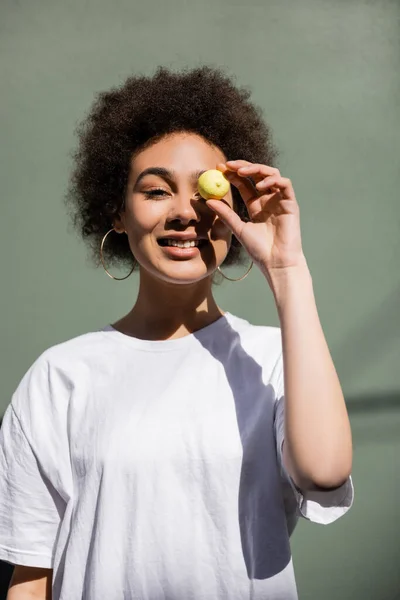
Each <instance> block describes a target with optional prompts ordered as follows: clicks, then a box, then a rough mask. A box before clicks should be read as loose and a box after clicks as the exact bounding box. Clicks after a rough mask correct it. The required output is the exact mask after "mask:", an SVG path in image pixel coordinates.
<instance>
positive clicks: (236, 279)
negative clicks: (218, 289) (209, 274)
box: [217, 261, 254, 281]
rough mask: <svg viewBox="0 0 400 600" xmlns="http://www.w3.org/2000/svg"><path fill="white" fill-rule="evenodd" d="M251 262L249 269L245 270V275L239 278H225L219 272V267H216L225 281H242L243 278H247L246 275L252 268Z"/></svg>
mask: <svg viewBox="0 0 400 600" xmlns="http://www.w3.org/2000/svg"><path fill="white" fill-rule="evenodd" d="M253 264H254V263H253V261H251V263H250V266H249V268H248V269H247V271H246V273H245V274H244V275H242V276H241V277H236V278H234V277H227V276H226V275H224V273H223V272H222V271H221V269H220V268H219V267H217V269H218V271H219V272H220V273H221V275H222V277H225V279H228V281H242V279H244V278H245V277H247V275H248V274H249V273H250V271H251V269H252V267H253Z"/></svg>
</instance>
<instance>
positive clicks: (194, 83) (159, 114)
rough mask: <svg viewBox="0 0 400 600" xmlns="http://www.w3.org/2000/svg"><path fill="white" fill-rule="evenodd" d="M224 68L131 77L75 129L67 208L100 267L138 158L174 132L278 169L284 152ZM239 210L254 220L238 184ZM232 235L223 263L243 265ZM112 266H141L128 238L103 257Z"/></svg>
mask: <svg viewBox="0 0 400 600" xmlns="http://www.w3.org/2000/svg"><path fill="white" fill-rule="evenodd" d="M249 98H250V91H249V90H248V89H247V88H238V87H236V86H235V85H234V83H233V81H232V79H231V78H229V77H228V76H227V75H226V74H225V73H224V72H223V71H222V70H221V69H220V68H213V67H210V66H202V67H198V68H195V69H192V70H189V69H184V70H182V71H180V72H172V71H171V70H169V69H167V68H166V67H158V69H157V71H156V72H155V74H154V75H153V76H149V77H146V76H144V75H139V76H132V77H128V79H127V80H126V81H125V83H123V84H122V85H121V86H120V87H114V88H111V89H110V90H109V91H105V92H100V93H99V94H98V96H97V98H96V100H95V102H94V103H93V106H92V108H91V110H90V112H89V114H88V115H87V116H86V118H85V119H84V120H83V121H82V122H81V123H80V124H79V125H78V126H77V129H76V133H77V135H78V140H79V144H78V148H77V150H76V151H75V152H73V154H72V156H73V160H74V169H73V171H72V174H71V177H70V182H69V187H68V191H67V194H66V196H65V204H66V207H67V209H68V212H69V214H70V216H71V218H72V221H73V225H74V227H75V228H76V229H77V230H78V231H79V232H80V234H81V236H82V237H83V239H84V240H85V241H86V242H88V243H89V246H90V248H91V251H92V258H93V260H94V262H95V263H96V265H97V266H98V265H99V264H100V252H99V249H100V244H101V240H102V238H103V236H104V235H105V233H107V231H108V230H109V229H110V228H111V227H112V226H113V223H114V219H115V218H116V217H117V216H118V214H119V213H120V211H121V210H122V208H123V202H124V197H125V190H126V185H127V180H128V175H129V169H130V163H131V159H132V156H133V155H135V154H136V153H138V152H139V151H140V150H142V149H144V148H145V147H147V146H149V145H151V144H152V143H153V142H155V141H158V140H159V139H161V138H162V137H163V136H165V135H168V134H171V133H174V132H192V133H196V134H198V135H200V136H202V137H203V138H204V139H205V140H207V141H209V142H211V143H212V144H213V145H215V146H217V147H218V148H220V149H221V150H222V152H223V153H224V154H225V155H226V157H227V159H228V160H234V159H239V158H240V159H244V160H248V161H250V162H256V163H264V164H268V165H271V166H275V161H276V158H277V156H278V151H277V149H276V148H275V146H274V144H273V142H272V139H271V131H270V128H269V126H268V125H267V124H266V123H265V122H264V120H263V117H262V113H261V109H260V108H258V107H257V106H255V105H254V104H252V103H251V102H250V101H249ZM232 194H233V200H234V205H235V210H236V212H237V213H238V214H239V215H240V216H241V217H242V218H243V219H244V220H246V219H248V216H247V210H246V207H245V205H244V203H243V200H242V199H241V197H240V194H239V192H238V191H237V189H236V188H235V187H234V186H232ZM240 250H241V245H240V243H239V241H238V240H237V239H236V238H235V237H234V236H233V237H232V244H231V247H230V250H229V252H228V255H227V257H226V259H225V261H224V265H232V264H235V263H240V262H241V252H240ZM103 255H104V258H105V260H106V263H107V265H108V264H111V265H112V264H114V265H117V266H121V265H127V264H128V265H129V266H132V265H133V264H135V259H134V257H133V256H132V252H131V250H130V247H129V243H128V238H127V236H125V235H111V236H109V237H108V238H107V243H106V244H105V248H104V251H103Z"/></svg>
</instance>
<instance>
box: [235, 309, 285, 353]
mask: <svg viewBox="0 0 400 600" xmlns="http://www.w3.org/2000/svg"><path fill="white" fill-rule="evenodd" d="M225 314H226V318H227V320H228V322H229V324H230V326H231V327H232V329H234V330H235V331H236V332H237V334H238V335H239V337H240V340H241V342H242V344H248V345H249V344H250V345H252V346H254V347H259V348H263V349H265V350H269V351H270V352H278V353H280V352H281V350H282V338H281V329H280V327H274V326H272V325H253V324H252V323H250V322H249V321H247V320H246V319H244V318H242V317H238V316H236V315H233V314H231V313H225Z"/></svg>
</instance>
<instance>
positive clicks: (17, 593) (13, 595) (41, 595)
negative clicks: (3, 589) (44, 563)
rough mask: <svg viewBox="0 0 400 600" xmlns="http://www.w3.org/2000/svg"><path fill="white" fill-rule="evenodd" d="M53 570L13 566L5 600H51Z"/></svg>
mask: <svg viewBox="0 0 400 600" xmlns="http://www.w3.org/2000/svg"><path fill="white" fill-rule="evenodd" d="M52 575H53V569H39V568H36V567H25V566H22V565H15V567H14V572H13V575H12V578H11V582H10V587H9V589H8V594H7V600H51V597H52V593H51V584H52Z"/></svg>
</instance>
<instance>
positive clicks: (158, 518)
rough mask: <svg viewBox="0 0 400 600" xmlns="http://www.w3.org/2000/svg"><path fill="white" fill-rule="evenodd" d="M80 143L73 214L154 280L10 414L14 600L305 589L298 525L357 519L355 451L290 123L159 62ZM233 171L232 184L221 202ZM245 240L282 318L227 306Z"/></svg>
mask: <svg viewBox="0 0 400 600" xmlns="http://www.w3.org/2000/svg"><path fill="white" fill-rule="evenodd" d="M79 135H80V147H79V150H78V152H77V153H76V155H75V160H76V168H75V171H74V174H73V177H72V180H71V181H72V182H71V187H70V190H69V194H68V205H69V207H70V211H71V214H72V216H73V218H74V222H75V224H76V226H77V227H78V228H79V230H80V231H81V233H82V234H83V236H84V237H85V239H87V240H88V241H89V242H90V244H91V247H92V248H93V250H94V253H95V257H96V259H97V261H98V262H100V261H102V263H103V265H104V267H105V269H106V271H107V272H108V273H109V274H110V276H113V275H112V273H111V269H110V266H112V265H116V264H120V265H121V264H125V265H126V266H128V273H129V272H131V271H132V270H134V269H137V270H138V272H139V277H140V287H139V293H138V297H137V299H136V301H135V303H134V305H133V308H132V310H130V311H129V313H128V314H126V315H125V316H123V317H122V318H121V319H119V320H118V321H117V322H115V323H114V324H113V325H108V326H106V327H103V328H102V329H101V330H99V331H94V332H90V333H87V334H84V335H81V336H79V337H76V338H73V339H71V340H68V341H66V342H63V343H61V344H58V345H56V346H53V347H51V348H49V349H47V350H46V351H45V352H44V353H43V354H42V355H41V356H40V357H39V358H38V359H37V360H36V361H35V363H34V364H33V365H32V366H31V368H30V369H29V370H28V372H27V373H26V374H25V376H24V377H23V379H22V381H21V382H20V384H19V386H18V388H17V390H16V392H15V393H14V395H13V398H12V402H11V404H10V406H9V407H8V409H7V411H6V413H5V416H4V422H3V427H2V431H1V463H0V464H1V471H2V476H1V483H0V492H1V493H0V558H1V559H3V560H6V561H8V562H11V563H13V564H15V565H18V566H17V567H16V569H15V572H14V578H13V581H12V584H11V587H10V591H9V599H12V600H15V599H18V600H21V599H22V598H25V597H26V596H24V595H23V594H24V593H28V591H29V592H32V593H33V594H36V595H35V596H34V597H38V598H48V597H51V594H52V598H53V599H60V600H61V599H62V600H67V599H68V600H78V599H80V598H84V599H85V600H102V599H107V600H112V599H122V598H125V599H128V598H129V599H138V600H139V599H140V600H161V599H169V600H189V599H193V600H200V599H202V600H203V599H204V600H205V599H207V600H208V599H210V600H211V599H212V600H222V599H229V600H236V599H237V600H245V599H250V598H251V599H263V600H264V599H266V598H268V599H282V600H291V599H295V598H296V597H297V592H296V584H295V579H294V572H293V565H292V560H291V554H290V545H289V536H290V534H291V532H292V531H293V528H294V526H295V524H296V521H297V519H298V517H299V516H300V515H302V516H303V517H305V518H306V519H309V520H312V521H315V522H319V523H329V522H332V521H334V520H335V519H337V518H338V517H340V516H341V515H342V514H344V513H345V512H346V511H347V510H348V508H349V507H350V505H351V503H352V499H353V487H352V482H351V477H350V473H351V462H352V443H351V431H350V425H349V420H348V416H347V412H346V407H345V403H344V399H343V394H342V391H341V387H340V383H339V381H338V378H337V375H336V372H335V368H334V365H333V363H332V359H331V357H330V354H329V350H328V347H327V344H326V341H325V338H324V335H323V332H322V328H321V325H320V322H319V319H318V314H317V308H316V305H315V299H314V294H313V286H312V279H311V275H310V272H309V269H308V266H307V261H306V259H305V256H304V253H303V250H302V243H301V235H300V221H299V207H298V204H297V201H296V198H295V193H294V190H293V186H292V183H291V181H290V179H288V178H286V177H284V176H283V175H282V174H281V173H280V172H279V171H278V170H277V169H276V168H275V167H274V166H273V163H274V161H275V158H276V154H277V153H276V150H275V148H274V146H273V144H272V141H271V135H270V130H269V128H268V127H267V125H266V124H265V123H264V122H263V120H262V117H261V114H260V111H259V109H257V108H256V107H255V106H254V105H253V104H252V103H251V102H250V100H249V93H248V92H247V91H246V90H243V89H239V88H236V87H235V85H234V83H233V82H232V81H231V80H230V79H229V78H228V77H227V76H225V75H224V74H223V73H222V72H221V71H220V70H218V69H211V68H208V67H203V68H197V69H194V70H192V71H189V70H186V71H183V72H181V73H172V72H170V71H168V70H167V69H163V68H160V69H159V70H158V71H157V73H156V74H155V75H154V76H153V77H131V78H129V79H128V80H127V81H126V82H125V84H124V85H122V86H121V87H120V88H117V89H113V90H111V91H108V92H105V93H102V94H100V96H99V98H98V99H97V102H96V103H95V104H94V106H93V108H92V111H91V113H90V114H89V115H88V117H87V119H86V120H85V122H84V123H83V125H82V126H81V128H80V131H79ZM215 168H217V169H219V170H220V171H222V172H223V173H224V174H225V176H226V178H227V179H228V180H229V182H230V183H231V188H230V190H229V192H228V193H227V194H226V196H225V198H224V199H223V200H222V201H221V200H215V199H214V200H213V199H211V200H207V201H206V200H204V199H203V198H202V197H201V196H200V195H199V193H198V191H197V180H198V178H199V176H200V175H201V173H202V172H204V171H207V170H210V169H215ZM242 249H245V251H246V253H247V254H248V256H249V257H250V258H251V260H252V261H253V262H254V264H255V265H257V267H258V268H259V269H260V270H261V272H262V274H263V275H264V277H265V279H266V283H268V285H269V287H270V289H271V291H272V293H273V295H274V299H275V302H276V307H277V311H278V315H279V320H280V325H281V327H280V328H276V327H269V326H263V327H260V326H253V325H251V324H250V323H248V322H247V321H245V320H243V319H241V318H238V317H236V316H234V315H232V314H230V313H227V312H224V310H223V309H222V308H221V307H219V306H218V305H217V303H216V301H215V299H214V297H213V293H212V284H213V278H214V276H215V274H216V272H217V270H219V269H220V267H221V265H223V266H224V267H225V266H226V265H229V264H234V263H240V261H241V251H242ZM223 272H224V271H223V269H221V273H223ZM114 277H115V276H114Z"/></svg>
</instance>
